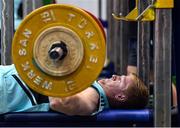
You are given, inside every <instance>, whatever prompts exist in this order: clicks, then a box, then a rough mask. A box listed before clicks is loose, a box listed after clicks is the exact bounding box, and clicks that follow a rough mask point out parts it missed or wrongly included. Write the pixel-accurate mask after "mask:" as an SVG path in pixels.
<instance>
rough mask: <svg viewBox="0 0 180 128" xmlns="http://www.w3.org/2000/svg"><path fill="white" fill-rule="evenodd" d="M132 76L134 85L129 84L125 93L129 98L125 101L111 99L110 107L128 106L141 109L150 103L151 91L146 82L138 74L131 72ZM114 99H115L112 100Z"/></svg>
mask: <svg viewBox="0 0 180 128" xmlns="http://www.w3.org/2000/svg"><path fill="white" fill-rule="evenodd" d="M129 75H131V76H132V79H133V81H134V82H133V85H131V86H128V89H127V91H126V92H124V93H125V95H126V96H127V99H126V100H125V101H123V102H121V101H117V100H116V99H111V101H110V107H112V108H128V109H132V108H134V109H140V108H144V107H145V106H146V105H147V103H148V96H149V92H148V89H147V87H146V86H145V84H144V82H142V80H140V78H139V77H138V76H137V75H136V74H133V73H131V74H129ZM112 100H113V101H112Z"/></svg>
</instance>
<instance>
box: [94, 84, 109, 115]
mask: <svg viewBox="0 0 180 128" xmlns="http://www.w3.org/2000/svg"><path fill="white" fill-rule="evenodd" d="M92 87H93V88H94V89H95V90H96V91H97V92H98V93H99V107H98V109H97V111H96V112H94V113H93V114H92V115H95V114H97V113H99V112H101V111H103V110H104V109H107V108H109V103H108V99H107V97H106V94H105V92H104V90H103V88H102V87H101V85H100V84H99V83H98V82H97V81H95V82H94V83H93V84H92Z"/></svg>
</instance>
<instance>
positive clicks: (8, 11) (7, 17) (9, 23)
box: [1, 0, 14, 65]
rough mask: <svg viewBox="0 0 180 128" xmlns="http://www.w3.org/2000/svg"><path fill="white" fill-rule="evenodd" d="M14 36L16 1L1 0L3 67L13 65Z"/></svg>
mask: <svg viewBox="0 0 180 128" xmlns="http://www.w3.org/2000/svg"><path fill="white" fill-rule="evenodd" d="M13 35H14V0H1V65H8V64H12V60H11V44H12V39H13Z"/></svg>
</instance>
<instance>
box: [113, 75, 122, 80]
mask: <svg viewBox="0 0 180 128" xmlns="http://www.w3.org/2000/svg"><path fill="white" fill-rule="evenodd" d="M120 79H121V76H118V75H112V80H114V81H115V80H120Z"/></svg>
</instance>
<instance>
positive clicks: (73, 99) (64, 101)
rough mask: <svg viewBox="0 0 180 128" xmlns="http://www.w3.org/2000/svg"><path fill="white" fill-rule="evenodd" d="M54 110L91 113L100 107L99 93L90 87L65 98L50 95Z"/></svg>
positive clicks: (76, 113) (78, 113)
mask: <svg viewBox="0 0 180 128" xmlns="http://www.w3.org/2000/svg"><path fill="white" fill-rule="evenodd" d="M49 101H50V107H51V109H52V110H55V111H58V112H62V113H64V114H67V115H91V114H92V113H93V112H95V111H96V110H97V108H98V103H99V94H98V93H97V91H96V90H95V89H94V88H92V87H88V88H87V89H85V90H83V91H82V92H80V93H78V94H76V95H73V96H70V97H65V98H58V97H56V98H55V97H49Z"/></svg>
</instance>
